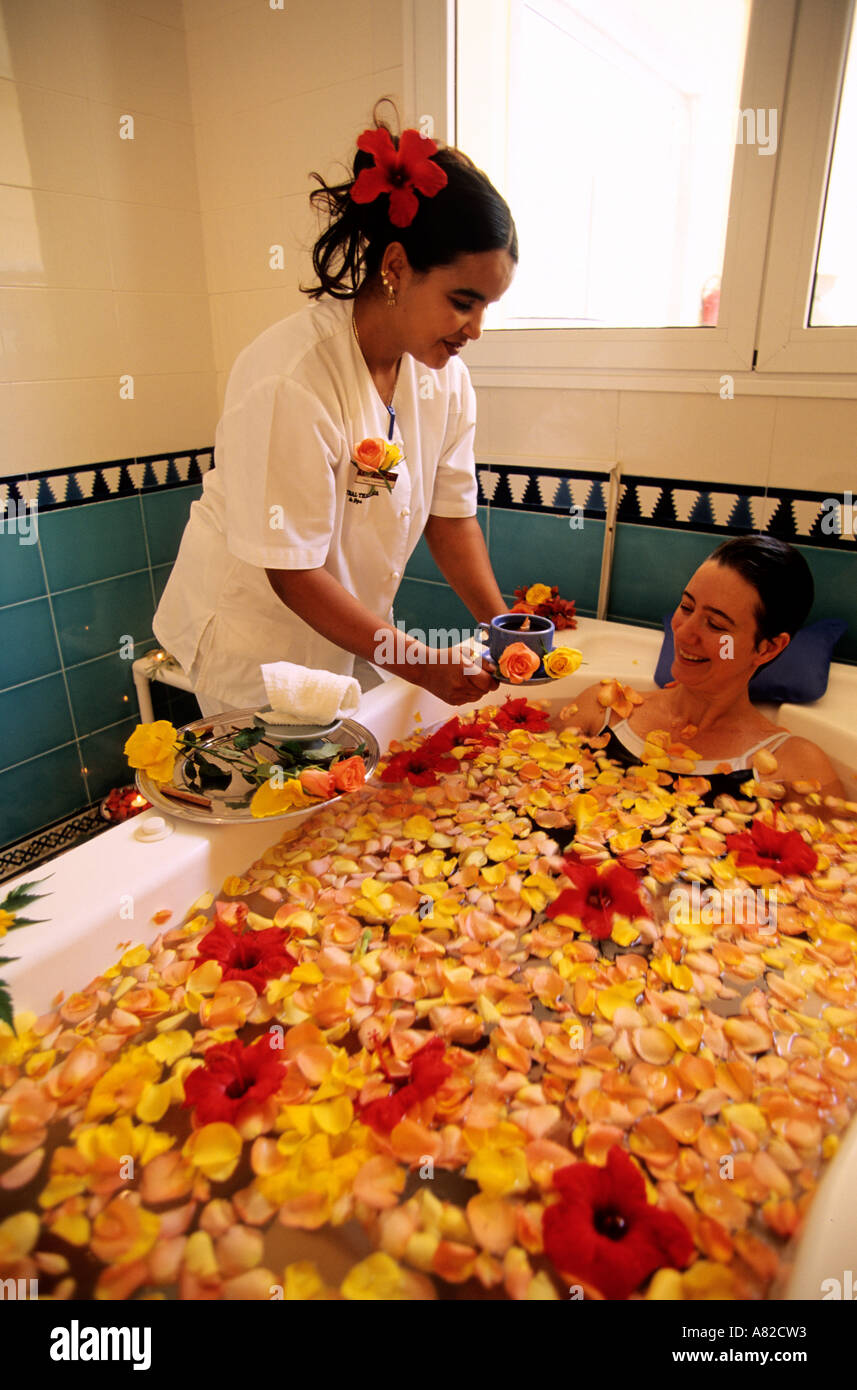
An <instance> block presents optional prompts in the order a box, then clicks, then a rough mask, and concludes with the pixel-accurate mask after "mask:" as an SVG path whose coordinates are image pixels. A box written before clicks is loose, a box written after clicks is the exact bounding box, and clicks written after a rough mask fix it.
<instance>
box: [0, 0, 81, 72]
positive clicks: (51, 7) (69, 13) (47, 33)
mask: <svg viewBox="0 0 857 1390" xmlns="http://www.w3.org/2000/svg"><path fill="white" fill-rule="evenodd" d="M0 77H8V78H11V79H12V80H14V81H15V82H23V83H26V84H27V85H28V86H33V87H50V88H53V89H54V90H55V91H59V92H74V93H76V94H77V95H78V96H85V95H86V71H85V67H84V61H83V45H82V42H81V33H80V21H79V15H78V11H77V6H76V4H75V3H74V0H38V3H37V4H34V3H33V0H0Z"/></svg>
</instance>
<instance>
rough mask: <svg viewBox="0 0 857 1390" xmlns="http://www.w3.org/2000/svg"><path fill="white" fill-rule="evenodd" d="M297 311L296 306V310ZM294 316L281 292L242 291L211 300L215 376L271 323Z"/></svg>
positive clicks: (226, 370)
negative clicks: (289, 315) (287, 316)
mask: <svg viewBox="0 0 857 1390" xmlns="http://www.w3.org/2000/svg"><path fill="white" fill-rule="evenodd" d="M298 307H299V306H298ZM292 312H294V301H293V300H292V302H291V305H290V304H289V302H288V300H287V295H286V291H285V290H242V291H240V292H238V293H235V294H214V295H212V296H211V322H212V330H213V335H214V363H215V368H216V370H217V371H218V372H229V371H230V370H231V368H232V364H233V362H234V361H235V358H236V357H237V356H238V354H239V352H240V351H241V349H242V348H245V347H246V346H247V344H248V343H250V342H252V341H253V339H254V338H257V337H258V336H259V334H260V333H261V332H262V331H263V330H264V329H266V328H269V327H270V326H271V324H272V323H278V322H279V320H280V319H283V318H285V317H286V315H287V314H289V313H292Z"/></svg>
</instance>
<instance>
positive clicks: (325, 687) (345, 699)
mask: <svg viewBox="0 0 857 1390" xmlns="http://www.w3.org/2000/svg"><path fill="white" fill-rule="evenodd" d="M261 670H262V679H263V681H264V682H265V690H266V692H267V695H268V699H269V701H270V704H271V710H272V713H271V714H267V715H266V716H265V718H266V719H267V720H268V722H269V723H271V724H332V723H333V721H334V719H343V718H345V717H346V716H347V715H349V714H354V713H355V712H356V710H357V706H358V705H359V704H360V686H359V685H358V683H357V681H356V680H354V678H353V676H338V675H335V674H334V673H333V671H315V670H313V669H312V668H311V667H309V666H296V665H295V664H294V662H291V661H271V662H269V663H268V664H267V665H265V666H262V668H261Z"/></svg>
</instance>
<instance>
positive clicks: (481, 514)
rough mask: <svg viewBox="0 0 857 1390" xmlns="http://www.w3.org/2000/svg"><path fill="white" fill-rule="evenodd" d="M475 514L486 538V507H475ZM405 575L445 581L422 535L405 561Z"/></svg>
mask: <svg viewBox="0 0 857 1390" xmlns="http://www.w3.org/2000/svg"><path fill="white" fill-rule="evenodd" d="M476 515H477V517H478V518H479V525H480V526H481V527H482V534H483V536H485V538H486V540H487V537H488V508H487V507H477V509H476ZM405 577H406V578H408V579H430V580H433V581H434V583H435V584H443V583H445V580H444V578H443V575H442V574H441V572H440V570H439V569H438V567H437V565H436V564H435V562H434V560H433V559H432V557H431V551H430V550H429V548H428V543H427V542H426V540H425V538H424V537H423V536H420V539H419V540H418V542H417V547H416V550H415V551H414V553H413V555H412V556H411V558H410V560H409V561H408V563H407V566H406V568H405Z"/></svg>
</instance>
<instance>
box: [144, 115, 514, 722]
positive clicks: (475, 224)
mask: <svg viewBox="0 0 857 1390" xmlns="http://www.w3.org/2000/svg"><path fill="white" fill-rule="evenodd" d="M357 144H358V153H357V156H356V158H355V160H354V177H353V179H351V180H349V181H348V182H346V183H343V184H339V185H336V186H330V185H327V184H326V183H325V182H324V180H323V179H322V178H321V177H320V176H319V175H317V174H316V175H314V176H313V177H314V178H316V179H317V180H318V182H319V183H320V184H321V188H320V189H317V190H316V191H315V192H314V193H313V194H312V195H311V199H312V201H313V203H314V204H315V205H316V206H317V207H321V208H323V210H324V211H325V213H326V214H327V220H328V225H327V227H326V230H325V231H324V232H323V234H322V235H321V237H320V238H319V240H318V242H317V243H316V245H315V247H314V249H313V266H314V268H315V271H316V274H317V276H318V281H319V283H318V285H317V286H315V287H313V288H311V289H309V290H308V291H306V292H307V293H308V294H309V295H310V297H311V298H312V299H313V301H314V302H313V304H312V305H311V306H310V307H308V308H306V309H304V310H302V311H301V312H299V313H297V314H295V315H293V316H292V317H291V318H288V319H284V320H282V321H281V322H280V323H277V324H274V325H273V326H272V327H271V328H268V329H267V330H266V331H265V332H264V333H262V334H261V335H260V336H259V337H258V338H256V339H255V341H254V342H252V343H251V344H250V345H249V347H247V348H245V349H244V350H243V352H241V353H240V355H239V357H238V359H237V361H236V363H235V365H234V367H233V369H232V373H231V375H230V378H229V382H228V385H227V389H226V399H225V403H224V411H223V416H222V419H221V420H220V423H219V425H218V427H217V432H216V438H215V468H214V469H213V470H211V471H210V472H209V473H208V474H206V477H205V483H204V488H203V495H202V497H201V499H200V500H199V501H198V502H195V503H194V504H193V506H192V508H191V512H190V517H189V520H188V524H187V527H186V529H185V533H184V536H183V538H182V543H181V547H180V550H179V554H178V557H177V559H176V563H175V566H174V568H173V572H172V574H171V576H170V579H169V582H168V584H167V587H166V589H165V591H164V594H163V597H162V599H161V603H160V606H159V608H158V611H157V613H156V614H155V620H154V630H155V633H156V635H157V637H158V640H159V641H160V642H161V643H162V645H163V646H164V647H165V648H166V649H167V650H168V651H170V652H171V653H172V654H173V655H174V656H175V657H176V658H177V660H178V661H179V662H180V663H181V665H182V667H183V668H184V670H185V671H187V672H188V674H189V676H190V679H191V682H192V684H193V687H194V690H195V692H196V694H197V698H198V699H199V702H200V706H201V707H202V709H203V713H204V714H206V715H207V714H212V713H215V712H217V711H218V710H220V709H225V708H243V707H247V706H251V705H261V704H264V703H265V689H264V684H263V682H262V677H261V672H260V669H259V668H260V666H261V664H262V663H266V662H273V661H281V660H287V661H292V662H296V663H299V664H301V665H304V666H310V667H313V668H316V669H325V670H328V671H334V672H337V673H345V674H348V673H350V672H351V670H352V667H353V661H354V657H355V656H357V657H362V658H363V659H365V660H367V661H373V660H375V661H376V662H377V660H378V653H379V651H384V650H386V651H387V652H390V651H392V652H394V653H395V655H396V656H397V657H399V658H401V657H402V656H404V657H405V660H404V661H401V660H399V661H398V662H397V663H394V662H392V661H385V662H384V663H383V664H384V665H386V666H388V668H389V669H390V670H391V671H392V672H393V673H394V674H397V675H401V676H403V677H404V678H405V679H407V680H409V681H412V682H414V683H415V684H417V685H420V686H423V687H424V688H425V689H427V690H430V691H432V692H433V693H434V694H436V695H438V696H440V698H441V699H443V700H446V701H447V702H448V703H450V704H462V703H465V702H467V701H471V700H474V699H478V698H479V696H480V695H482V694H484V693H485V692H486V691H488V690H491V689H493V688H495V686H496V682H494V681H493V680H492V678H491V677H490V676H489V675H488V673H487V672H482V671H479V670H477V669H476V668H474V667H473V666H472V665H470V664H469V663H467V661H466V660H462V654H461V652H460V651H458V650H457V649H450V650H448V651H444V652H443V656H444V658H446V659H444V660H442V661H439V660H438V655H439V649H438V648H430V647H427V646H425V645H424V644H423V643H421V642H419V641H417V640H416V639H415V638H411V637H407V638H405V639H404V649H403V639H402V634H401V633H400V634H399V637H398V645H397V646H393V645H392V643H393V639H394V637H395V629H394V628H392V626H391V618H392V603H393V599H394V598H395V595H396V591H397V589H398V587H399V583H400V580H401V578H402V575H403V573H404V569H405V565H406V564H407V561H408V558H409V557H410V555H411V553H412V551H413V550H414V547H415V546H416V544H417V542H418V540H419V538H420V536H421V535H424V536H425V538H426V541H427V542H428V545H429V549H430V551H431V554H432V556H433V558H434V560H435V562H436V563H437V565H438V568H439V569H440V571H441V573H442V574H443V575H444V577H445V578H446V580H447V581H448V582H449V584H450V585H451V586H452V588H453V589H454V590H455V592H456V593H457V594H458V595H459V597H460V598H461V599H462V601H463V602H464V604H465V605H466V607H467V608H468V610H469V611H470V613H471V614H472V615H473V618H474V620H475V621H476V622H477V623H480V622H485V621H487V620H489V619H490V618H491V617H493V616H494V615H496V614H497V613H501V612H504V611H505V609H506V604H505V603H504V600H503V597H502V595H501V593H500V590H499V588H498V585H497V581H496V579H495V577H494V573H493V571H492V569H491V563H490V560H489V558H488V553H487V550H486V547H485V542H484V539H483V536H482V531H481V528H480V526H479V522H478V520H477V517H476V474H475V459H474V450H473V438H474V431H475V423H476V413H475V396H474V392H473V387H472V385H471V382H470V377H469V374H468V372H467V370H466V368H465V367H464V365H463V363H462V362H460V361H459V360H458V353H459V352H460V351H461V349H462V348H463V347H465V346H466V344H467V343H468V342H469V341H470V340H471V339H475V338H478V337H479V336H480V334H481V331H482V320H483V315H484V313H485V309H486V307H487V305H489V304H491V303H493V302H494V301H496V300H498V299H499V298H500V296H501V295H502V294H503V293H504V292H505V291H506V290H507V289H508V287H509V284H510V283H511V280H512V276H513V273H514V269H515V264H516V262H517V255H518V251H517V237H516V233H515V226H514V223H513V221H512V217H511V213H510V211H509V208H508V207H507V205H506V203H505V202H504V200H503V199H502V198H501V197H500V195H499V194H498V193H497V191H496V189H494V188H493V186H492V185H491V183H490V182H489V181H488V179H487V178H486V177H485V175H484V174H483V173H481V172H480V171H479V170H478V169H476V167H475V166H474V165H473V164H472V163H471V162H470V161H469V160H468V159H467V158H466V156H464V155H462V154H460V153H459V152H458V151H456V150H453V149H445V148H442V149H438V147H437V146H436V145H435V143H434V142H433V141H431V140H428V139H426V138H424V137H423V136H422V135H420V134H419V133H418V132H417V131H415V130H406V131H404V132H403V134H402V136H401V137H400V138H399V140H398V141H396V140H395V139H394V138H393V137H391V135H390V133H389V131H388V130H387V128H386V127H385V126H383V125H382V124H380V123H378V122H377V119H376V125H375V128H374V129H372V130H368V131H364V133H363V134H362V135H361V136H360V138H359V139H358V142H357ZM372 440H376V441H381V442H380V443H379V444H375V445H372V444H371V443H368V442H367V441H372ZM385 443H389V444H392V445H395V446H396V447H397V448H398V451H399V455H400V458H399V461H398V462H397V463H395V464H394V465H393V467H391V468H390V470H389V473H388V474H387V475H385V474H378V473H377V472H376V473H375V475H374V477H373V476H372V474H371V467H370V469H369V470H367V469H366V467H365V466H364V467H360V468H358V464H357V462H356V461H355V460H358V459H359V460H361V462H363V461H365V460H368V461H369V463H370V465H371V463H372V462H373V461H374V462H377V458H378V457H379V456H382V454H383V449H382V445H383V444H385ZM361 445H362V446H363V447H362V448H361ZM367 472H368V473H369V476H367ZM449 658H457V659H454V660H451V659H449Z"/></svg>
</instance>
